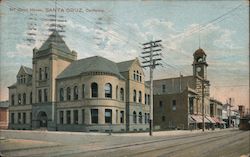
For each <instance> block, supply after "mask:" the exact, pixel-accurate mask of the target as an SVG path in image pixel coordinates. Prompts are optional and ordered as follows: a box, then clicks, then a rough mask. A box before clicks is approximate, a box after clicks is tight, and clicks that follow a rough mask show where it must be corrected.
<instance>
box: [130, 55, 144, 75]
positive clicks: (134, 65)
mask: <svg viewBox="0 0 250 157" xmlns="http://www.w3.org/2000/svg"><path fill="white" fill-rule="evenodd" d="M134 71H135V72H137V71H139V73H141V74H142V75H143V76H145V74H144V70H143V68H142V66H141V63H140V61H139V59H138V58H136V59H135V60H134V62H133V63H132V64H131V66H130V68H129V73H133V72H134Z"/></svg>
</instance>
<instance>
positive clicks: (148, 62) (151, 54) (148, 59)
mask: <svg viewBox="0 0 250 157" xmlns="http://www.w3.org/2000/svg"><path fill="white" fill-rule="evenodd" d="M160 42H161V40H156V41H150V42H147V43H144V44H142V45H143V46H144V47H143V50H144V51H143V52H142V55H143V56H142V58H143V59H144V60H145V61H143V62H142V64H144V65H143V66H142V67H143V68H146V67H149V70H150V100H149V102H150V114H149V135H150V136H152V135H153V104H154V103H153V72H154V69H155V67H156V66H157V65H161V64H160V63H157V62H158V61H160V60H161V58H159V56H160V55H161V54H160V53H158V52H159V51H161V48H159V47H162V46H161V44H160Z"/></svg>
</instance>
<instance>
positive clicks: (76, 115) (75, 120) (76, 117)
mask: <svg viewBox="0 0 250 157" xmlns="http://www.w3.org/2000/svg"><path fill="white" fill-rule="evenodd" d="M74 124H78V110H74Z"/></svg>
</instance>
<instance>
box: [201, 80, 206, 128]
mask: <svg viewBox="0 0 250 157" xmlns="http://www.w3.org/2000/svg"><path fill="white" fill-rule="evenodd" d="M201 84H202V85H201V86H202V87H201V88H202V131H203V132H204V131H205V105H204V78H202V79H201Z"/></svg>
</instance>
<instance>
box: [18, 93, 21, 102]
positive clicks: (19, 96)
mask: <svg viewBox="0 0 250 157" xmlns="http://www.w3.org/2000/svg"><path fill="white" fill-rule="evenodd" d="M17 103H18V104H19V105H20V104H21V94H18V101H17Z"/></svg>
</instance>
